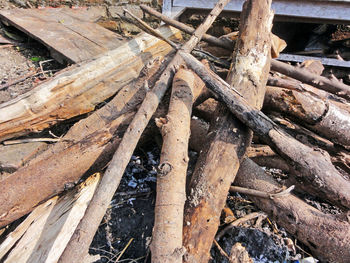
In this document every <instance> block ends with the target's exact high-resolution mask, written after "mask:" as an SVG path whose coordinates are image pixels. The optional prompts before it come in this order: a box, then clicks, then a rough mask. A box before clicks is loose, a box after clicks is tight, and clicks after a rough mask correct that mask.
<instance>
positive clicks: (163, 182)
mask: <svg viewBox="0 0 350 263" xmlns="http://www.w3.org/2000/svg"><path fill="white" fill-rule="evenodd" d="M202 83H203V82H202ZM203 87H204V83H203V85H202V86H201V88H203ZM195 93H197V94H199V93H200V91H195V76H194V73H193V72H191V71H189V70H185V69H182V68H181V69H179V71H178V72H177V73H176V74H175V76H174V80H173V85H172V92H171V97H170V103H169V111H168V114H167V116H166V118H165V119H164V120H163V121H164V123H163V124H162V125H161V134H162V137H163V146H162V151H161V155H160V164H159V172H158V177H157V198H156V205H155V218H154V227H153V236H152V246H151V252H152V262H182V256H183V253H181V250H182V227H183V212H184V204H185V200H186V173H187V166H188V141H189V136H190V122H191V112H192V104H193V101H194V100H195V97H196V95H195ZM174 252H177V253H174Z"/></svg>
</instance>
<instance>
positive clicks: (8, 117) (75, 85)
mask: <svg viewBox="0 0 350 263" xmlns="http://www.w3.org/2000/svg"><path fill="white" fill-rule="evenodd" d="M159 32H160V33H161V34H162V35H163V36H164V37H166V38H170V37H175V38H177V39H179V38H181V34H180V32H179V31H178V30H176V29H174V28H170V27H161V28H160V29H159ZM170 51H171V47H169V45H168V44H166V43H165V42H163V41H160V40H159V39H157V38H155V37H153V36H150V35H148V34H141V35H140V36H138V37H136V38H135V39H133V40H130V41H129V42H127V43H125V44H123V45H121V46H120V47H119V48H117V49H115V50H112V51H109V52H107V53H106V54H103V55H101V56H100V57H98V58H96V59H93V60H91V61H89V62H85V63H80V64H78V65H74V66H72V67H71V68H68V69H67V70H64V71H63V72H61V73H59V74H58V75H56V76H55V77H54V78H53V79H51V80H49V81H47V82H45V83H43V84H41V85H39V86H37V87H36V88H34V89H33V90H31V91H29V92H27V93H25V94H23V95H21V96H18V97H17V98H16V99H13V100H11V101H9V102H6V103H3V104H1V105H0V141H3V140H5V139H8V138H13V137H16V136H21V135H25V134H28V133H30V132H38V131H41V130H43V129H45V128H47V127H50V126H52V125H53V124H55V123H57V122H59V121H62V120H65V119H69V118H72V117H74V116H77V115H81V114H83V113H86V112H89V111H92V110H94V109H95V106H96V105H97V104H99V103H101V102H103V101H104V100H106V99H107V98H109V97H111V96H112V95H113V94H115V93H117V92H118V91H119V90H120V89H121V88H122V87H123V86H125V85H126V84H128V83H130V81H132V80H133V79H134V78H136V77H137V76H138V75H139V73H140V70H141V69H142V67H143V66H144V65H145V64H146V63H147V62H148V61H149V60H150V59H152V58H155V57H157V56H164V55H166V54H168V53H169V52H170Z"/></svg>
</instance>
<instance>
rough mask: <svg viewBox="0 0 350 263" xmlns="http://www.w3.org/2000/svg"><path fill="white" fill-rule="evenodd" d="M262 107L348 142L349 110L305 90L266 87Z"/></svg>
mask: <svg viewBox="0 0 350 263" xmlns="http://www.w3.org/2000/svg"><path fill="white" fill-rule="evenodd" d="M264 107H266V109H269V110H275V111H278V112H282V113H283V115H288V116H290V117H292V118H294V119H296V120H298V121H299V122H301V123H302V124H303V125H304V126H306V127H308V128H309V129H311V130H313V131H314V132H316V133H318V134H319V135H321V136H324V137H325V138H327V139H329V140H331V141H333V142H335V143H338V144H341V145H344V146H350V132H349V131H350V112H348V111H346V110H343V109H340V108H338V107H337V106H336V105H334V104H333V103H330V101H328V100H322V99H319V98H318V97H316V96H313V95H311V94H310V93H308V92H301V91H295V90H287V89H281V88H277V87H271V86H270V87H268V88H267V91H266V96H265V100H264Z"/></svg>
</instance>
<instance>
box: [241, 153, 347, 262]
mask: <svg viewBox="0 0 350 263" xmlns="http://www.w3.org/2000/svg"><path fill="white" fill-rule="evenodd" d="M235 185H237V186H241V187H246V188H250V189H255V190H260V191H266V192H273V191H275V190H278V189H280V187H281V186H280V185H279V184H278V183H276V182H275V181H274V180H273V178H272V177H270V176H268V175H266V174H265V172H264V171H263V170H262V169H261V168H260V167H259V166H258V165H256V164H255V163H254V162H253V161H251V160H249V159H245V160H244V161H243V162H241V167H240V169H239V171H238V173H237V176H236V180H235ZM249 198H250V199H251V200H252V201H253V202H254V204H256V205H257V206H258V207H259V208H260V209H261V210H263V211H265V212H266V213H268V214H269V215H270V216H271V217H272V218H273V219H274V220H275V221H276V222H277V223H278V225H279V226H281V227H283V228H285V229H286V230H287V232H289V233H290V234H292V235H293V236H295V237H296V238H297V239H298V240H299V241H301V242H302V243H304V244H305V245H307V246H308V247H309V248H310V250H311V251H312V253H313V255H314V256H315V257H316V258H317V259H319V260H321V261H322V262H339V263H347V262H349V258H350V223H349V219H348V217H347V216H346V215H344V216H343V217H342V216H341V215H338V216H337V215H330V214H324V213H322V212H321V211H319V210H317V209H316V208H314V207H312V206H310V205H308V204H306V203H305V202H303V201H302V200H300V199H299V198H297V197H295V196H294V195H288V196H284V197H279V198H274V199H268V198H257V197H253V196H250V197H249Z"/></svg>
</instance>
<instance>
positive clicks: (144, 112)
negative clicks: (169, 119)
mask: <svg viewBox="0 0 350 263" xmlns="http://www.w3.org/2000/svg"><path fill="white" fill-rule="evenodd" d="M228 1H229V0H220V1H219V2H218V4H217V5H216V6H215V7H214V9H213V10H212V12H211V13H210V14H209V15H208V17H207V18H206V19H205V20H204V22H203V23H202V24H201V25H200V26H199V27H198V29H197V30H196V32H195V33H194V35H193V36H192V37H191V38H190V39H189V40H188V41H187V42H186V43H185V44H184V45H183V46H182V47H181V48H180V51H178V52H177V53H176V55H175V57H174V58H173V60H172V61H171V62H170V63H169V65H168V66H167V68H166V69H165V70H164V72H163V73H162V75H161V76H160V78H159V80H158V81H157V83H156V84H155V87H154V88H153V89H152V90H151V91H149V92H148V93H147V95H146V97H145V99H144V101H143V102H142V104H141V106H140V108H139V110H138V111H137V113H136V115H135V117H134V119H133V120H132V122H131V124H130V125H129V127H128V129H127V130H126V132H125V134H124V137H123V139H122V141H121V143H120V145H119V147H118V149H117V151H116V153H115V154H114V156H113V159H112V161H111V163H110V165H109V166H108V169H107V171H106V173H105V175H104V177H103V178H102V181H101V183H100V185H99V187H98V189H97V191H96V194H95V195H94V197H93V199H92V201H91V203H90V205H89V207H88V209H87V211H86V213H85V215H84V217H83V219H82V220H81V222H80V224H79V225H78V227H77V230H76V231H75V233H74V235H73V237H72V239H71V240H70V242H69V244H68V246H67V247H66V249H65V251H64V253H63V255H62V256H61V258H60V260H59V262H60V263H63V262H67V263H70V262H71V261H72V259H74V261H75V262H77V263H78V262H81V261H82V259H83V258H84V255H86V254H87V253H88V248H89V246H90V243H91V241H92V239H93V237H94V235H95V232H96V231H97V229H98V226H99V224H100V222H101V220H102V218H103V216H104V214H105V212H106V210H107V208H108V205H109V202H110V201H111V200H112V198H113V195H114V192H115V191H116V189H117V187H118V185H119V182H120V179H121V177H122V175H123V173H124V170H125V168H126V166H127V164H128V162H129V161H130V158H131V156H132V153H133V151H134V149H135V147H136V145H137V142H138V141H139V139H140V136H141V134H142V132H143V131H144V129H145V128H146V126H147V124H148V122H149V120H150V119H151V117H152V115H153V114H154V112H155V111H156V109H157V107H158V105H159V103H160V101H161V99H162V98H163V96H164V94H165V92H166V90H167V89H168V87H169V86H170V83H171V81H172V78H173V76H174V67H176V66H178V65H179V64H180V63H181V62H182V60H181V57H180V55H179V53H180V52H184V53H189V52H191V51H192V50H193V48H194V47H195V46H196V45H197V44H198V42H199V41H200V39H201V37H202V35H203V34H204V33H205V32H206V31H207V30H208V28H209V27H210V26H211V25H212V23H213V22H214V20H215V18H216V17H217V16H218V15H219V14H220V12H221V10H222V9H223V8H224V6H225V4H226V3H227V2H228ZM174 252H177V251H174ZM154 260H156V258H154ZM156 262H162V261H157V260H156V261H155V263H156Z"/></svg>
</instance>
